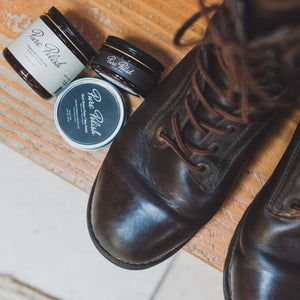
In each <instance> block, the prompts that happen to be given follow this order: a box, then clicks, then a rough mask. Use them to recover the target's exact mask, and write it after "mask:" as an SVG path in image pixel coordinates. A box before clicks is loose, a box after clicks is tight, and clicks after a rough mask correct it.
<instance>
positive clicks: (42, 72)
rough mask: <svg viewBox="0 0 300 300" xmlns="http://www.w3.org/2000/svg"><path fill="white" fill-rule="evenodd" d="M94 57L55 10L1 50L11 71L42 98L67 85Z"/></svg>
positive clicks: (85, 44) (76, 33)
mask: <svg viewBox="0 0 300 300" xmlns="http://www.w3.org/2000/svg"><path fill="white" fill-rule="evenodd" d="M95 55H96V52H95V50H94V49H93V48H92V47H91V46H90V45H89V44H88V43H87V42H86V40H85V39H84V38H83V37H82V36H81V35H80V34H79V33H78V31H77V30H76V29H75V28H74V27H73V26H72V25H71V24H70V23H69V22H68V20H67V19H66V18H65V17H64V16H63V15H62V14H61V13H60V12H59V11H58V10H57V9H56V8H55V7H52V8H51V9H50V10H49V11H48V13H46V14H44V15H42V16H41V17H40V18H38V19H37V20H36V21H35V22H34V23H32V24H31V25H30V26H29V27H28V28H27V29H26V30H25V31H24V32H23V33H22V34H20V35H19V36H18V37H17V38H16V39H15V40H14V41H12V42H11V43H10V44H9V45H8V46H7V47H6V48H5V49H4V50H3V56H4V57H5V59H6V60H7V62H8V63H9V64H10V65H11V66H12V67H13V69H14V70H15V71H16V72H17V73H18V74H19V75H20V76H21V77H22V78H23V79H24V80H25V81H26V82H27V83H28V84H29V85H30V87H31V88H32V89H33V90H34V91H35V92H36V93H37V94H39V95H40V96H41V97H43V98H45V99H49V98H51V97H52V96H54V95H55V94H57V93H58V92H59V91H60V90H62V89H63V88H64V87H65V86H66V85H67V84H69V83H70V82H71V81H72V80H73V79H74V78H75V77H76V76H77V75H78V74H79V73H80V72H81V71H82V70H83V69H84V68H85V67H86V66H87V65H88V64H89V62H90V60H91V59H92V58H93V56H95Z"/></svg>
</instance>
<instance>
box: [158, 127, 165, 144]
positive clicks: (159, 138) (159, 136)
mask: <svg viewBox="0 0 300 300" xmlns="http://www.w3.org/2000/svg"><path fill="white" fill-rule="evenodd" d="M162 134H163V135H166V134H167V130H166V128H165V127H159V128H158V130H157V131H156V138H157V140H158V141H159V142H164V139H163V138H162V136H161V135H162Z"/></svg>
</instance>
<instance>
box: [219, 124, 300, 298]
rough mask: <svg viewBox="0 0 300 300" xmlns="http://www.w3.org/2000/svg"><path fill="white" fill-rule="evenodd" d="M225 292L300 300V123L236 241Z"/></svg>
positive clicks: (233, 295)
mask: <svg viewBox="0 0 300 300" xmlns="http://www.w3.org/2000/svg"><path fill="white" fill-rule="evenodd" d="M224 293H225V299H226V300H229V299H230V300H287V299H288V300H299V299H300V123H299V125H298V128H297V130H296V132H295V134H294V137H293V139H292V141H291V143H290V145H289V147H288V149H287V150H286V152H285V154H284V156H283V158H282V159H281V161H280V163H279V165H278V166H277V168H276V170H275V172H274V173H273V175H272V176H271V179H270V180H269V181H268V183H267V184H266V185H265V186H264V187H263V189H262V190H261V192H260V193H259V194H258V195H257V197H256V198H255V200H254V201H253V203H252V204H251V206H250V208H249V209H248V210H247V211H246V213H245V214H244V216H243V218H242V220H241V221H240V224H239V226H238V228H237V230H236V232H235V234H234V236H233V239H232V242H231V246H230V248H229V252H228V256H227V259H226V263H225V271H224Z"/></svg>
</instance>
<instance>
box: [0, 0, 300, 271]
mask: <svg viewBox="0 0 300 300" xmlns="http://www.w3.org/2000/svg"><path fill="white" fill-rule="evenodd" d="M210 1H211V2H212V0H210ZM214 2H217V1H214ZM52 5H54V6H56V7H57V8H58V9H59V10H60V11H61V12H62V13H63V14H64V15H65V16H66V17H67V18H68V19H69V20H70V21H71V22H72V23H73V24H74V26H75V27H76V28H77V29H78V30H79V31H80V32H81V33H82V34H83V36H84V37H85V38H86V39H87V40H88V41H89V42H90V43H91V45H92V46H93V47H94V48H95V49H98V48H99V47H100V46H101V44H102V43H103V41H104V40H105V38H106V37H107V36H108V35H109V34H112V35H116V36H119V37H121V38H124V39H126V40H128V41H131V42H132V43H134V44H136V45H137V46H140V47H141V48H143V49H146V50H147V51H148V52H149V53H151V54H152V55H153V56H155V57H156V58H158V59H159V60H161V61H162V62H163V63H164V65H165V66H166V72H165V74H167V73H168V72H169V71H170V70H171V69H172V68H173V67H174V66H175V64H176V63H178V62H179V61H180V59H181V58H182V57H183V56H184V55H185V54H186V53H187V51H188V50H189V49H187V48H184V49H183V48H176V47H175V46H174V45H173V43H172V39H173V36H174V34H175V32H176V31H177V29H178V28H179V27H180V26H181V24H182V23H183V22H184V21H185V20H186V19H187V18H189V17H190V16H192V15H193V14H194V13H195V12H196V11H198V9H199V6H198V1H197V0H186V1H181V0H165V1H159V0H143V1H142V0H107V1H103V0H100V1H99V0H81V1H78V0H73V1H71V0H67V1H66V0H44V1H40V0H28V1H21V0H1V1H0V50H3V49H4V48H5V46H6V45H7V44H8V43H9V42H10V41H11V40H12V39H14V38H15V37H16V36H17V35H18V34H19V33H21V32H22V31H23V30H24V29H25V28H26V27H27V26H28V25H29V24H30V23H32V22H33V21H34V20H36V19H37V18H38V17H39V16H40V15H41V14H42V13H43V12H46V11H47V10H48V9H49V8H50V7H51V6H52ZM203 28H205V24H204V23H201V22H199V23H198V24H196V25H195V26H193V28H192V30H190V31H189V32H188V34H187V38H194V39H197V38H199V36H200V35H201V34H202V33H203ZM165 74H164V75H165ZM141 101H142V100H141V99H139V98H135V97H131V98H130V103H131V108H132V110H135V109H136V108H137V107H138V106H139V105H140V103H141ZM53 103H54V99H53V100H51V101H48V102H47V101H45V100H43V99H41V98H40V97H38V96H37V95H35V94H34V92H33V91H31V90H30V88H28V87H27V85H26V84H25V83H24V82H23V80H22V79H20V78H19V77H18V75H17V74H16V73H15V72H14V71H13V70H12V69H11V68H10V67H9V66H8V64H7V63H6V61H5V60H4V59H3V56H2V55H1V56H0V141H1V142H2V143H4V144H6V145H8V146H9V147H11V148H12V149H14V150H16V151H17V152H20V153H21V154H23V155H25V156H26V157H28V158H30V159H31V160H33V161H34V162H36V163H37V164H39V165H41V166H43V167H45V168H46V169H48V170H49V171H51V172H53V173H54V174H56V175H58V176H60V177H61V178H63V179H65V180H66V181H68V182H70V183H72V184H74V185H75V186H77V187H78V188H80V189H82V190H84V191H86V192H89V191H90V188H91V185H92V183H93V181H94V178H95V176H96V174H97V171H98V169H99V167H100V165H101V162H102V161H103V159H104V157H105V155H106V153H107V151H108V149H107V148H106V149H104V150H100V151H96V152H90V153H88V152H84V151H80V150H76V149H74V148H72V147H70V146H69V145H67V144H66V143H65V142H64V141H63V140H62V138H61V137H60V136H59V134H58V133H57V131H56V129H55V126H54V123H53V117H52V110H53ZM299 118H300V112H299V110H298V111H295V112H294V113H293V114H292V115H291V116H284V117H282V118H281V119H280V121H278V123H277V125H276V128H274V130H273V131H272V133H271V134H270V135H269V136H268V138H267V139H266V140H265V141H263V143H262V144H261V145H258V147H257V151H256V154H255V156H254V158H253V159H252V161H251V162H249V164H248V165H247V166H246V167H245V169H244V171H243V172H242V173H241V176H240V177H239V178H240V180H239V181H238V182H235V184H234V189H233V190H232V192H231V193H230V195H229V196H228V199H227V200H226V202H225V204H224V205H223V207H222V208H221V210H220V211H219V212H218V213H217V214H216V216H215V217H214V218H213V219H212V220H211V222H209V223H208V224H207V225H206V226H205V227H204V228H203V229H202V230H201V231H200V232H199V233H198V234H197V236H196V237H195V238H194V239H193V240H192V241H191V242H190V243H189V244H188V245H187V246H186V247H185V249H186V250H187V251H189V252H191V253H192V254H194V255H195V256H197V257H199V258H201V259H203V260H204V261H206V262H208V263H210V264H211V265H213V266H215V267H216V268H218V269H220V270H221V269H222V267H223V263H224V259H225V256H226V251H227V247H228V244H229V241H230V238H231V236H232V233H233V231H234V229H235V227H236V225H237V223H238V220H239V219H240V217H241V216H242V214H243V212H244V210H245V209H246V207H247V206H248V204H249V203H250V202H251V201H252V200H253V198H254V196H255V194H256V193H257V192H258V191H259V189H260V188H261V187H262V186H263V184H264V183H265V181H266V180H267V179H268V177H269V176H270V175H271V173H272V171H273V170H274V168H275V166H276V164H277V162H278V161H279V159H280V157H281V155H282V154H283V152H284V150H285V148H286V146H287V144H288V142H289V140H290V138H291V136H292V134H293V131H294V129H295V127H296V123H297V121H298V120H299ZM83 213H84V212H83Z"/></svg>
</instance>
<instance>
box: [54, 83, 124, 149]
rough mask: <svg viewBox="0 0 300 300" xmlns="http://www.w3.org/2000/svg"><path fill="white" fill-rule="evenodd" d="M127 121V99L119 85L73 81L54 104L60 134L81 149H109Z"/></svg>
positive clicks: (55, 119) (55, 120)
mask: <svg viewBox="0 0 300 300" xmlns="http://www.w3.org/2000/svg"><path fill="white" fill-rule="evenodd" d="M125 120H126V109H125V101H124V98H123V96H122V95H121V93H120V92H119V91H118V89H117V88H116V87H115V86H113V85H112V84H111V83H109V82H107V81H104V80H102V79H99V78H91V77H90V78H81V79H77V80H75V81H73V82H72V83H71V84H69V85H68V86H67V87H66V88H65V89H64V90H63V91H62V92H61V93H60V94H59V95H58V97H57V99H56V102H55V104H54V122H55V125H56V128H57V130H58V132H59V133H60V134H61V136H62V137H63V138H64V140H65V141H66V142H67V143H69V144H70V145H71V146H73V147H75V148H77V149H81V150H87V151H88V150H97V149H101V148H103V147H106V146H108V145H109V144H110V143H111V142H112V141H113V139H114V138H115V137H116V135H117V134H118V132H119V131H120V129H121V128H122V127H123V125H124V123H125Z"/></svg>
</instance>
